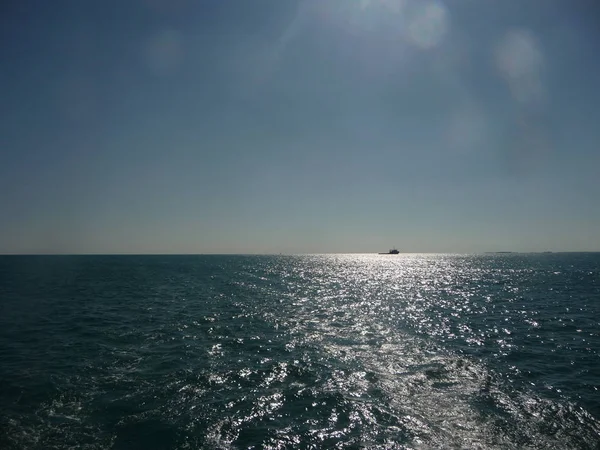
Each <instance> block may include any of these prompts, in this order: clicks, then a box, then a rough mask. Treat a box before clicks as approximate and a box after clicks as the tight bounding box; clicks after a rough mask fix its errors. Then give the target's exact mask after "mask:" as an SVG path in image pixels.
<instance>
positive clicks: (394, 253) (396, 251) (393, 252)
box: [380, 248, 400, 255]
mask: <svg viewBox="0 0 600 450" xmlns="http://www.w3.org/2000/svg"><path fill="white" fill-rule="evenodd" d="M398 253H400V252H399V251H398V250H396V249H395V248H392V249H390V251H389V252H385V253H380V255H397V254H398Z"/></svg>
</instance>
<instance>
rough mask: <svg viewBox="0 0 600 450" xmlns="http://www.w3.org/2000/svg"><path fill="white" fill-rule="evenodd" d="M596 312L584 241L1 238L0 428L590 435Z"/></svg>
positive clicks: (356, 442) (282, 437) (436, 439)
mask: <svg viewBox="0 0 600 450" xmlns="http://www.w3.org/2000/svg"><path fill="white" fill-rule="evenodd" d="M599 332H600V254H593V253H589V254H576V253H572V254H567V253H564V254H563V253H561V254H501V255H497V254H496V255H403V254H401V255H397V256H392V255H305V256H38V257H36V256H7V257H0V448H1V449H66V448H77V449H104V448H112V449H186V448H189V449H193V448H217V449H218V448H223V449H227V448H271V449H280V448H399V449H404V448H539V449H542V448H544V449H546V448H560V449H576V448H599V442H600V393H599V391H598V389H599V388H600V337H599Z"/></svg>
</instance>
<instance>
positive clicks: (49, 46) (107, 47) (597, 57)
mask: <svg viewBox="0 0 600 450" xmlns="http://www.w3.org/2000/svg"><path fill="white" fill-rule="evenodd" d="M0 25H1V26H0V33H1V37H0V114H1V120H0V252H2V253H230V252H233V253H279V252H377V251H382V250H387V249H388V248H389V247H392V246H396V247H398V248H399V249H401V250H403V251H410V252H471V251H487V250H492V251H493V250H521V251H537V250H555V251H561V250H600V92H599V85H600V5H597V2H596V1H595V0H588V1H584V0H504V1H500V0H498V1H495V0H439V1H428V0H362V1H361V0H305V1H292V0H272V1H264V0H203V1H202V0H197V1H192V0H190V1H184V0H179V1H176V0H164V1H163V0H128V1H124V0H118V1H115V0H104V1H100V0H98V1H95V0H71V1H66V0H53V1H48V0H37V1H33V0H18V1H17V0H13V1H5V2H2V6H0Z"/></svg>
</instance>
